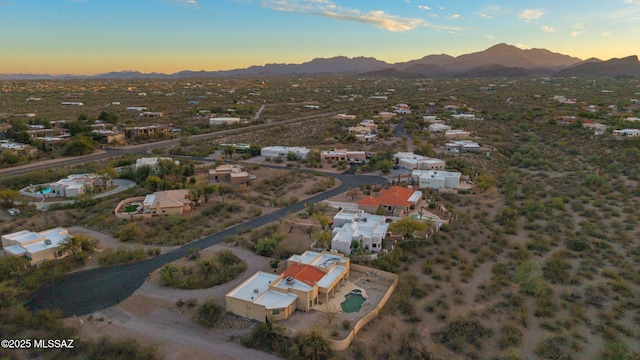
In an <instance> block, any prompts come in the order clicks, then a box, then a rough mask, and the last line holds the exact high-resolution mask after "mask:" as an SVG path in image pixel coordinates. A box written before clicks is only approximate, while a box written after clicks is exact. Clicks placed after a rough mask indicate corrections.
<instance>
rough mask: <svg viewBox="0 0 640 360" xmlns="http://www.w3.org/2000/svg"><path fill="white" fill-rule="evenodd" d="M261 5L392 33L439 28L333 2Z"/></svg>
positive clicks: (284, 0)
mask: <svg viewBox="0 0 640 360" xmlns="http://www.w3.org/2000/svg"><path fill="white" fill-rule="evenodd" d="M261 5H262V6H263V7H265V8H268V9H271V10H275V11H282V12H295V13H302V14H311V15H318V16H325V17H329V18H332V19H338V20H345V21H352V22H359V23H363V24H368V25H372V26H375V27H377V28H380V29H385V30H389V31H392V32H404V31H408V30H413V29H415V28H417V27H420V26H425V27H433V28H438V26H436V25H432V24H429V23H428V22H426V21H424V20H422V19H418V18H406V17H401V16H397V15H392V14H387V13H386V12H384V11H382V10H373V11H368V12H365V11H362V10H358V9H350V8H345V7H342V6H338V5H336V4H334V3H333V2H332V1H331V0H263V1H262V2H261Z"/></svg>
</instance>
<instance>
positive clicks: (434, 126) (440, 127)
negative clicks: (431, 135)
mask: <svg viewBox="0 0 640 360" xmlns="http://www.w3.org/2000/svg"><path fill="white" fill-rule="evenodd" d="M428 130H429V132H440V133H443V132H445V131H448V130H451V126H450V125H445V124H439V123H431V124H429V128H428Z"/></svg>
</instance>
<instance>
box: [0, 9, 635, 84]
mask: <svg viewBox="0 0 640 360" xmlns="http://www.w3.org/2000/svg"><path fill="white" fill-rule="evenodd" d="M497 43H507V44H511V45H515V46H518V47H521V48H546V49H549V50H551V51H553V52H559V53H562V54H567V55H571V56H576V57H579V58H581V59H587V58H590V57H597V58H600V59H602V60H608V59H610V58H613V57H625V56H629V55H638V54H639V53H640V0H599V1H594V0H583V1H573V0H554V1H547V0H538V1H521V0H509V1H506V0H498V1H493V2H484V1H470V0H469V1H467V0H457V1H456V0H439V1H426V0H367V1H355V0H126V1H125V0H0V73H1V74H16V73H38V74H44V73H48V74H86V75H89V74H96V73H103V72H108V71H121V70H138V71H142V72H154V71H155V72H165V73H173V72H177V71H180V70H226V69H235V68H243V67H247V66H250V65H264V64H266V63H301V62H305V61H309V60H311V59H313V58H317V57H333V56H338V55H344V56H349V57H354V56H370V57H375V58H377V59H380V60H384V61H387V62H390V63H393V62H400V61H408V60H412V59H418V58H421V57H423V56H425V55H429V54H441V53H446V54H449V55H453V56H457V55H461V54H465V53H470V52H476V51H481V50H484V49H486V48H488V47H490V46H492V45H495V44H497Z"/></svg>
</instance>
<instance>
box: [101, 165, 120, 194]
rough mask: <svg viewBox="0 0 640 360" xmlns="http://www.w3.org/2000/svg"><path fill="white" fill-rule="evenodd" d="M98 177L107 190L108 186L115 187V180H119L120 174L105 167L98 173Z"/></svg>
mask: <svg viewBox="0 0 640 360" xmlns="http://www.w3.org/2000/svg"><path fill="white" fill-rule="evenodd" d="M96 176H97V177H98V180H100V183H101V184H102V187H103V188H104V190H107V186H109V185H111V186H113V179H117V178H118V177H119V174H118V172H117V171H116V170H115V169H114V168H112V167H105V168H102V169H99V170H98V171H96Z"/></svg>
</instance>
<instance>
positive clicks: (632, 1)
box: [624, 0, 640, 5]
mask: <svg viewBox="0 0 640 360" xmlns="http://www.w3.org/2000/svg"><path fill="white" fill-rule="evenodd" d="M624 3H625V4H634V5H640V0H624Z"/></svg>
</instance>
